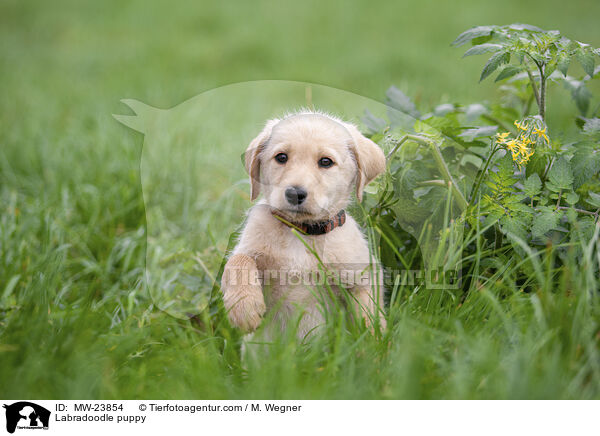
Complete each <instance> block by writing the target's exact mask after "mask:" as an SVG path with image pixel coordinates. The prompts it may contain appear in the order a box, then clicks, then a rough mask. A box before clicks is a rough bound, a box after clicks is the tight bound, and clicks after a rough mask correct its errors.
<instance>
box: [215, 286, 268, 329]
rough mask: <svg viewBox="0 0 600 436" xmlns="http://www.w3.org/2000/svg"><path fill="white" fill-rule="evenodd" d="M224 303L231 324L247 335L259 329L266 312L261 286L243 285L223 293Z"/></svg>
mask: <svg viewBox="0 0 600 436" xmlns="http://www.w3.org/2000/svg"><path fill="white" fill-rule="evenodd" d="M223 303H224V304H225V309H227V314H228V316H229V321H230V322H231V324H232V325H234V326H235V327H237V328H239V329H240V330H242V331H244V332H246V333H249V332H252V331H254V330H256V329H257V328H258V326H259V325H260V322H261V320H262V316H263V315H264V314H265V311H266V307H265V299H264V297H263V294H262V289H261V288H260V286H253V285H242V286H236V287H235V288H234V289H228V290H226V291H225V292H224V293H223Z"/></svg>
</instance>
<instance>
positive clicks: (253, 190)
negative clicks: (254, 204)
mask: <svg viewBox="0 0 600 436" xmlns="http://www.w3.org/2000/svg"><path fill="white" fill-rule="evenodd" d="M278 122H279V120H277V119H274V120H269V121H267V124H266V125H265V128H264V129H263V130H262V132H260V133H259V134H258V136H257V137H256V138H254V139H253V140H252V141H251V142H250V145H248V148H247V149H246V154H245V155H244V162H245V164H246V171H247V172H248V175H249V176H250V199H251V200H252V201H254V200H256V197H258V194H260V156H259V155H260V152H261V151H263V150H264V148H265V145H266V144H267V141H268V140H269V138H270V137H271V131H272V130H273V127H274V126H275V124H277V123H278Z"/></svg>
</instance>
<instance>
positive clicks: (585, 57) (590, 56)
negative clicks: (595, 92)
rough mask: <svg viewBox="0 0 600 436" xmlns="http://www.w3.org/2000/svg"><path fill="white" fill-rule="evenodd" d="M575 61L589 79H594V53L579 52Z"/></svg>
mask: <svg viewBox="0 0 600 436" xmlns="http://www.w3.org/2000/svg"><path fill="white" fill-rule="evenodd" d="M576 57H577V60H578V61H579V63H580V64H581V66H582V67H583V71H585V72H586V74H587V75H588V76H590V77H594V53H592V52H591V51H587V50H586V51H583V50H582V51H579V52H578V53H577V55H576Z"/></svg>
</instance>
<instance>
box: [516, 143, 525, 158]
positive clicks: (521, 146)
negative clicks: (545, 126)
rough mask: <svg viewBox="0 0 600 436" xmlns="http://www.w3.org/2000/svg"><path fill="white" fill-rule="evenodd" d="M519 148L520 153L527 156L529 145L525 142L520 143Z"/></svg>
mask: <svg viewBox="0 0 600 436" xmlns="http://www.w3.org/2000/svg"><path fill="white" fill-rule="evenodd" d="M517 146H518V147H519V153H521V154H522V155H523V156H525V154H526V153H527V144H526V143H525V142H519V143H518V144H517Z"/></svg>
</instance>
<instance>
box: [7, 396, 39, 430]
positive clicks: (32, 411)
mask: <svg viewBox="0 0 600 436" xmlns="http://www.w3.org/2000/svg"><path fill="white" fill-rule="evenodd" d="M3 407H4V408H5V409H6V431H8V432H9V433H14V432H15V430H16V429H19V430H22V429H26V430H48V424H49V421H50V411H49V410H48V409H46V408H44V407H42V406H38V405H37V404H35V403H30V402H29V401H19V402H17V403H13V404H11V405H6V404H5V405H4V406H3Z"/></svg>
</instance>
